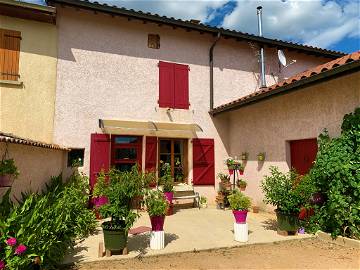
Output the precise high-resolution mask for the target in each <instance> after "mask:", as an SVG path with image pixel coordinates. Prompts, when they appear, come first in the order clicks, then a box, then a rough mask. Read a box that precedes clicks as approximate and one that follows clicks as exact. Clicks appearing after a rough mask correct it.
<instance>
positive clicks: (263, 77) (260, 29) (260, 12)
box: [256, 6, 266, 88]
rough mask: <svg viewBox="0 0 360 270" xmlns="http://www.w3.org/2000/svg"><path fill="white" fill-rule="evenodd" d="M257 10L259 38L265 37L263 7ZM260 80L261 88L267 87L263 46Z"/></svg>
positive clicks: (261, 50)
mask: <svg viewBox="0 0 360 270" xmlns="http://www.w3.org/2000/svg"><path fill="white" fill-rule="evenodd" d="M256 9H257V12H256V14H257V17H258V28H259V37H262V36H263V33H262V6H258V7H257V8H256ZM260 78H261V85H260V88H264V87H266V79H265V56H264V45H262V44H261V47H260Z"/></svg>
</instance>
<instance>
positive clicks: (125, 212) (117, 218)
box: [98, 166, 144, 230]
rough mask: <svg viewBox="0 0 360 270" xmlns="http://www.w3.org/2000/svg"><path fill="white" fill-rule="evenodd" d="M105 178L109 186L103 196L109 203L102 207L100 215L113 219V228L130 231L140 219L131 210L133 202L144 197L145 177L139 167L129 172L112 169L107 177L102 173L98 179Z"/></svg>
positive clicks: (111, 223) (134, 167)
mask: <svg viewBox="0 0 360 270" xmlns="http://www.w3.org/2000/svg"><path fill="white" fill-rule="evenodd" d="M105 177H107V178H108V181H109V184H108V185H107V186H106V187H105V188H104V190H103V195H104V196H106V197H107V198H108V201H109V202H108V203H107V204H104V205H101V206H100V208H99V211H100V214H101V216H102V217H104V218H106V217H111V222H110V226H111V227H112V228H117V227H119V228H122V227H123V226H125V229H126V230H128V229H130V228H131V226H132V225H133V224H134V222H135V220H136V219H137V218H138V217H139V214H138V213H136V212H135V211H132V209H131V200H132V198H134V197H137V196H141V195H143V178H144V176H143V174H142V173H141V172H140V171H139V169H138V167H137V166H133V167H132V169H131V171H129V172H127V171H125V172H121V171H119V170H117V169H115V168H113V169H110V170H109V172H108V173H107V174H106V175H105V174H104V173H103V172H102V173H100V174H99V177H98V179H99V178H100V179H101V178H105Z"/></svg>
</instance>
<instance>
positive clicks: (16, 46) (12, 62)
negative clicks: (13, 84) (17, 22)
mask: <svg viewBox="0 0 360 270" xmlns="http://www.w3.org/2000/svg"><path fill="white" fill-rule="evenodd" d="M20 41H21V33H20V32H19V31H14V30H6V29H0V80H8V81H17V80H18V79H19V77H20V76H19V57H20Z"/></svg>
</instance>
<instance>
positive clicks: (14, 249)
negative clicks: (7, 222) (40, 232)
mask: <svg viewBox="0 0 360 270" xmlns="http://www.w3.org/2000/svg"><path fill="white" fill-rule="evenodd" d="M0 248H1V250H2V252H1V255H0V270H4V269H19V268H20V269H23V268H25V267H27V266H29V265H30V264H31V262H32V260H33V259H32V258H33V257H34V256H35V255H34V254H27V253H26V251H27V247H26V246H25V245H24V244H18V240H17V239H16V238H15V237H7V236H6V235H1V242H0Z"/></svg>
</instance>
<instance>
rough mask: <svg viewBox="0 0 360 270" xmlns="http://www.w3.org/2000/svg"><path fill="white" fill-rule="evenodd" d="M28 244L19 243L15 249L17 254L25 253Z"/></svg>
mask: <svg viewBox="0 0 360 270" xmlns="http://www.w3.org/2000/svg"><path fill="white" fill-rule="evenodd" d="M26 249H27V248H26V246H25V245H23V244H20V245H18V247H17V248H16V249H15V254H16V255H21V254H23V253H24V252H25V251H26Z"/></svg>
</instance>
